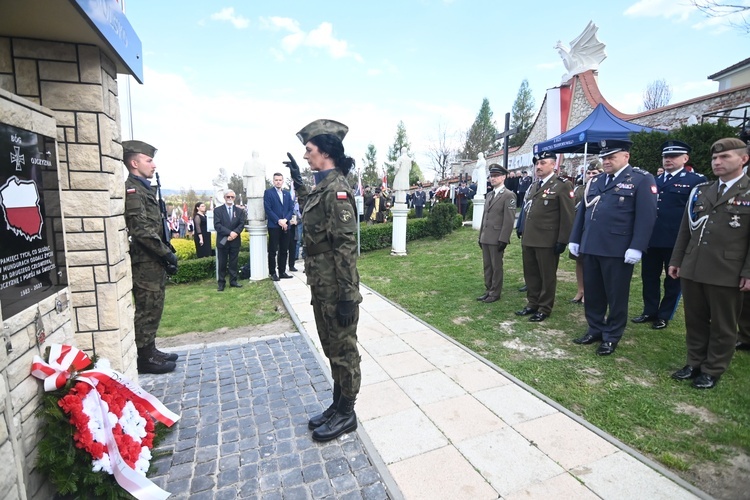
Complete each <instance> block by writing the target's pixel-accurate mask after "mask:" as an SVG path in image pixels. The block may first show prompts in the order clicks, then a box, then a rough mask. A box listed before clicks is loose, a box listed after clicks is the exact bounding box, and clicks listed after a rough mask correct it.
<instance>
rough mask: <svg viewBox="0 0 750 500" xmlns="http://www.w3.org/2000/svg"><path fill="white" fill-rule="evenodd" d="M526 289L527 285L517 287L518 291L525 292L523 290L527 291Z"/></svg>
mask: <svg viewBox="0 0 750 500" xmlns="http://www.w3.org/2000/svg"><path fill="white" fill-rule="evenodd" d="M528 289H529V287H527V286H526V285H524V286H522V287H521V288H519V289H518V291H519V292H525V291H527V290H528Z"/></svg>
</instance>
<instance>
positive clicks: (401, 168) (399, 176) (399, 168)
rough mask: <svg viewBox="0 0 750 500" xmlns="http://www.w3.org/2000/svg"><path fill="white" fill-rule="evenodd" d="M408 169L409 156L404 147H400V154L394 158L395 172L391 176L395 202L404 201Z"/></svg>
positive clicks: (409, 168)
mask: <svg viewBox="0 0 750 500" xmlns="http://www.w3.org/2000/svg"><path fill="white" fill-rule="evenodd" d="M410 171H411V157H410V156H409V155H408V154H407V153H406V148H401V156H399V157H398V160H396V174H395V176H394V177H393V190H394V191H395V192H396V203H406V192H407V191H408V190H409V172H410Z"/></svg>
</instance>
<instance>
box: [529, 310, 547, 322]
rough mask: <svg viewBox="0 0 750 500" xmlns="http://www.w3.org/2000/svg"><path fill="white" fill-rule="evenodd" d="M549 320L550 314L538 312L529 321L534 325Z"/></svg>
mask: <svg viewBox="0 0 750 500" xmlns="http://www.w3.org/2000/svg"><path fill="white" fill-rule="evenodd" d="M547 318H549V314H544V313H541V312H538V313H536V314H533V315H532V316H531V317H530V318H529V321H531V322H532V323H539V322H541V321H544V320H545V319H547Z"/></svg>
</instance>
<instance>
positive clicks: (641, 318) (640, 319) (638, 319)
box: [630, 314, 659, 324]
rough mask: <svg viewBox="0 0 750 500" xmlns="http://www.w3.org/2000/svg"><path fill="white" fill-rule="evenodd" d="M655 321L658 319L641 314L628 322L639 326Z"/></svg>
mask: <svg viewBox="0 0 750 500" xmlns="http://www.w3.org/2000/svg"><path fill="white" fill-rule="evenodd" d="M657 319H659V318H657V317H656V316H650V315H648V314H641V315H640V316H636V317H635V318H633V319H631V320H630V321H632V322H633V323H639V324H640V323H649V322H653V321H656V320H657Z"/></svg>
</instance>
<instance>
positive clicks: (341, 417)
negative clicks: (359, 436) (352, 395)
mask: <svg viewBox="0 0 750 500" xmlns="http://www.w3.org/2000/svg"><path fill="white" fill-rule="evenodd" d="M356 428H357V414H356V413H354V400H353V399H349V398H347V397H346V396H344V395H343V394H342V395H341V398H339V403H338V405H337V406H336V412H335V413H334V414H333V415H332V416H331V418H329V419H328V420H326V423H324V424H323V425H321V426H320V427H318V428H317V429H315V430H314V431H313V433H312V438H313V439H314V440H315V441H330V440H332V439H336V438H337V437H339V436H340V435H342V434H345V433H347V432H351V431H353V430H355V429H356Z"/></svg>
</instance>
